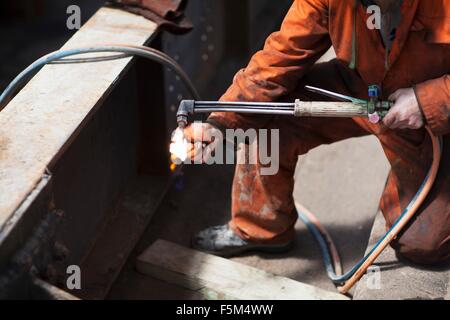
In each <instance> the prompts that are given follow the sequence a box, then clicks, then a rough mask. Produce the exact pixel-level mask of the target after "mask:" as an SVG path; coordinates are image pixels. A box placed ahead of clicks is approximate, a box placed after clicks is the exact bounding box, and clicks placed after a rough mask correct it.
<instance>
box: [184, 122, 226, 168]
mask: <svg viewBox="0 0 450 320" xmlns="http://www.w3.org/2000/svg"><path fill="white" fill-rule="evenodd" d="M184 136H185V138H186V140H187V141H188V147H187V156H188V158H189V159H191V160H192V161H195V163H208V160H209V159H210V158H211V156H212V155H213V154H214V151H215V149H216V148H217V147H219V146H220V144H221V143H222V141H223V139H224V137H223V134H222V132H221V131H220V130H219V129H217V128H216V127H214V126H213V125H211V124H209V123H201V122H194V123H192V124H190V125H189V126H187V127H186V128H185V129H184Z"/></svg>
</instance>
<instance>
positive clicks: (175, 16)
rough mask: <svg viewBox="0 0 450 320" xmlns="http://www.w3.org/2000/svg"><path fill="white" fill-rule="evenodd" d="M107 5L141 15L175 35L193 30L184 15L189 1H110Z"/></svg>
mask: <svg viewBox="0 0 450 320" xmlns="http://www.w3.org/2000/svg"><path fill="white" fill-rule="evenodd" d="M107 4H108V5H110V6H116V7H119V8H122V9H124V10H126V11H129V12H132V13H135V14H139V15H141V16H143V17H145V18H147V19H149V20H152V21H153V22H155V23H156V24H158V26H160V27H161V28H165V29H166V30H168V31H171V32H173V33H186V32H188V31H190V30H191V29H192V24H191V23H190V22H189V20H188V19H187V18H186V16H185V15H184V9H185V7H186V4H187V0H110V1H108V2H107Z"/></svg>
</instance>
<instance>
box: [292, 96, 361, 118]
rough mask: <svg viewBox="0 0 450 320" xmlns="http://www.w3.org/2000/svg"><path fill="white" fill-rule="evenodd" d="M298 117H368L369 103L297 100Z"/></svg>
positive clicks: (296, 113) (295, 113)
mask: <svg viewBox="0 0 450 320" xmlns="http://www.w3.org/2000/svg"><path fill="white" fill-rule="evenodd" d="M294 115H295V116H296V117H336V118H351V117H367V116H368V107H367V105H362V104H361V105H360V104H354V103H352V102H317V101H300V100H296V101H295V111H294Z"/></svg>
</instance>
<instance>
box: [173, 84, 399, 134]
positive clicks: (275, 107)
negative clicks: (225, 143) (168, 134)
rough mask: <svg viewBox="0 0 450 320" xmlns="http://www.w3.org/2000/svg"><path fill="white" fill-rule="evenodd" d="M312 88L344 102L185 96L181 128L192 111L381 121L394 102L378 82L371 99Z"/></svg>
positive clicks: (180, 120)
mask: <svg viewBox="0 0 450 320" xmlns="http://www.w3.org/2000/svg"><path fill="white" fill-rule="evenodd" d="M305 88H306V89H307V90H308V91H310V92H314V93H318V94H321V95H324V96H327V97H329V98H332V99H334V100H339V101H340V102H330V101H301V100H300V99H296V100H295V101H294V102H293V103H282V102H224V101H194V100H183V101H181V103H180V106H179V109H178V112H177V122H178V126H179V127H180V128H184V127H186V126H187V124H188V118H189V116H190V115H193V114H198V113H210V112H236V113H247V114H266V115H287V116H295V117H332V118H336V117H340V118H353V117H365V118H368V119H369V121H370V122H372V123H378V122H380V121H381V120H382V119H383V118H384V117H385V116H386V114H387V113H388V112H389V110H390V108H391V106H392V102H391V101H382V100H380V89H379V87H378V86H370V87H369V90H368V95H369V99H368V100H364V99H358V98H354V97H350V96H346V95H343V94H339V93H336V92H332V91H328V90H325V89H321V88H316V87H312V86H306V87H305Z"/></svg>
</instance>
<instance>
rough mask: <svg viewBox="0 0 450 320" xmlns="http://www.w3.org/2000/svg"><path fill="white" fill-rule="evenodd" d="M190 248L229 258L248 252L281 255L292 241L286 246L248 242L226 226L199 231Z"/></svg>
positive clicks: (290, 245) (289, 246)
mask: <svg viewBox="0 0 450 320" xmlns="http://www.w3.org/2000/svg"><path fill="white" fill-rule="evenodd" d="M192 247H193V248H194V249H197V250H200V251H204V252H207V253H211V254H214V255H217V256H221V257H231V256H236V255H239V254H242V253H245V252H249V251H259V252H267V253H283V252H286V251H288V250H289V249H290V248H291V247H292V241H291V242H289V243H286V244H262V243H253V242H249V241H246V240H244V239H242V238H241V237H239V236H238V235H237V234H236V233H234V232H233V230H231V229H230V227H229V226H228V224H226V225H223V226H217V227H211V228H208V229H205V230H203V231H200V232H199V233H198V234H196V235H195V236H194V237H193V238H192Z"/></svg>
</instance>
